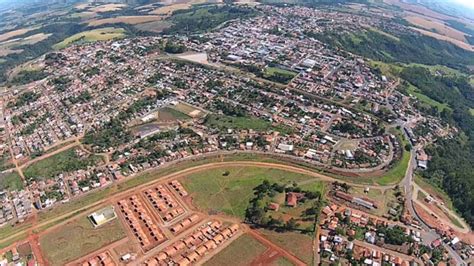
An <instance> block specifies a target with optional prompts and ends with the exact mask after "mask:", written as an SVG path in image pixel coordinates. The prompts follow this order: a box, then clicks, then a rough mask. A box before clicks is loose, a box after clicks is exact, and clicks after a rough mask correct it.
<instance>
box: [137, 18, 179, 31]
mask: <svg viewBox="0 0 474 266" xmlns="http://www.w3.org/2000/svg"><path fill="white" fill-rule="evenodd" d="M171 25H173V23H171V22H168V21H164V20H159V21H152V22H147V23H141V24H137V25H135V28H137V29H139V30H142V31H151V32H162V31H163V30H164V29H167V28H169V27H170V26H171Z"/></svg>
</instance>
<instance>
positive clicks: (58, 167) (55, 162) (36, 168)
mask: <svg viewBox="0 0 474 266" xmlns="http://www.w3.org/2000/svg"><path fill="white" fill-rule="evenodd" d="M100 162H102V158H101V157H100V156H94V155H93V156H88V157H80V156H79V155H77V153H76V151H75V148H71V149H69V150H66V151H63V152H60V153H58V154H55V155H53V156H51V157H48V158H46V159H43V160H41V161H38V162H35V163H33V164H32V165H29V166H28V167H27V168H26V169H24V170H23V172H24V174H25V177H26V178H28V179H48V178H53V177H55V176H56V175H58V174H60V173H64V172H70V171H75V170H79V169H85V168H87V166H89V165H95V164H97V163H100Z"/></svg>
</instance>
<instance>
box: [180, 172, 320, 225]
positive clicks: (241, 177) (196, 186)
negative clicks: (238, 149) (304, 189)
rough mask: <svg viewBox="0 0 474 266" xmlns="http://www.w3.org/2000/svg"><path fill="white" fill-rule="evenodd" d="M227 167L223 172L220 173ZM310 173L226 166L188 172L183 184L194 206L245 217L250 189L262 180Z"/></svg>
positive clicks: (284, 180) (299, 177)
mask: <svg viewBox="0 0 474 266" xmlns="http://www.w3.org/2000/svg"><path fill="white" fill-rule="evenodd" d="M225 171H229V174H228V175H226V176H224V175H223V173H224V172H225ZM311 178H312V177H310V176H307V175H302V174H296V173H291V172H286V171H282V170H277V169H270V168H259V167H227V168H216V169H210V170H208V171H203V172H199V173H196V174H192V175H189V176H188V177H187V178H185V179H184V180H183V185H184V186H185V187H186V189H187V190H188V192H189V193H190V194H192V196H193V201H194V203H195V204H196V206H197V207H198V208H200V209H202V210H204V211H207V212H209V213H216V212H217V213H219V212H223V213H225V214H228V215H232V216H236V217H239V218H241V219H244V218H245V211H246V209H247V206H248V203H249V201H250V200H251V199H252V198H253V195H254V194H253V192H254V191H253V189H254V188H255V187H256V186H258V185H259V184H261V183H262V182H263V181H264V180H269V181H270V182H278V183H280V184H292V183H293V182H299V181H302V180H308V179H311Z"/></svg>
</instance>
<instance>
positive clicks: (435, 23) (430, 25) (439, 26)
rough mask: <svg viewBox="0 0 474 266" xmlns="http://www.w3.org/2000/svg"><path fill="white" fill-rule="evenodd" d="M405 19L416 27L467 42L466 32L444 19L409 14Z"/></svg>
mask: <svg viewBox="0 0 474 266" xmlns="http://www.w3.org/2000/svg"><path fill="white" fill-rule="evenodd" d="M405 19H406V20H407V21H408V22H410V23H411V24H413V25H415V26H416V27H419V28H422V29H425V30H428V31H433V32H436V33H438V34H440V35H443V36H446V37H449V38H452V39H455V40H458V41H461V42H466V43H467V40H466V37H465V33H464V32H461V31H459V30H456V29H453V28H451V27H449V26H447V25H446V24H445V23H444V22H443V21H440V20H436V19H432V18H427V17H422V16H408V17H405Z"/></svg>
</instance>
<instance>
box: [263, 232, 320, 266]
mask: <svg viewBox="0 0 474 266" xmlns="http://www.w3.org/2000/svg"><path fill="white" fill-rule="evenodd" d="M259 231H260V232H261V233H262V234H263V235H264V236H265V238H267V239H268V240H270V241H272V242H273V243H275V244H276V245H277V246H279V247H281V248H283V249H285V250H287V251H288V252H290V253H292V254H293V255H295V256H296V257H298V258H299V259H300V260H302V261H304V262H305V263H306V264H307V265H312V264H313V238H312V237H311V236H309V235H305V234H300V233H295V232H285V233H278V232H274V231H270V230H264V229H262V230H259Z"/></svg>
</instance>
